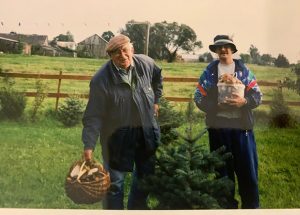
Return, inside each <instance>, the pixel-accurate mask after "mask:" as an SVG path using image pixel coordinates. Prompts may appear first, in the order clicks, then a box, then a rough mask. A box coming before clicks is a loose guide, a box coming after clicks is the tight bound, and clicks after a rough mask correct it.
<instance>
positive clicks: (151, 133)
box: [82, 55, 162, 171]
mask: <svg viewBox="0 0 300 215" xmlns="http://www.w3.org/2000/svg"><path fill="white" fill-rule="evenodd" d="M133 60H134V69H133V71H132V78H133V80H135V84H134V87H130V85H129V84H128V83H125V82H124V81H123V80H122V78H121V76H120V74H119V72H118V71H117V69H116V68H115V66H114V65H113V63H112V61H111V60H110V61H108V62H107V63H106V64H104V65H103V66H102V68H101V69H100V70H99V71H98V72H97V73H96V74H95V75H94V77H93V78H92V80H91V82H90V95H89V101H88V103H87V106H86V110H85V113H84V117H83V131H82V141H83V144H84V148H85V149H92V150H94V148H95V145H96V142H97V140H98V137H99V135H100V143H101V146H102V155H103V159H104V161H106V162H108V164H109V165H110V167H112V168H114V169H118V170H121V171H131V170H132V159H133V157H132V156H131V155H134V147H135V146H134V144H132V141H131V139H130V138H129V137H128V136H129V135H128V132H129V129H130V128H131V127H132V125H133V123H135V124H134V126H137V127H142V129H143V134H144V139H145V150H146V151H147V154H154V153H155V150H156V148H157V146H158V143H159V138H160V131H159V126H158V124H157V122H156V119H155V118H154V104H157V103H159V99H160V97H161V96H162V76H161V69H160V68H159V67H158V66H157V65H156V64H155V63H154V61H153V60H152V59H151V58H149V57H147V56H145V55H134V56H133Z"/></svg>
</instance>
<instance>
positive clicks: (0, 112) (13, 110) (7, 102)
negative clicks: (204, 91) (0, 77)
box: [0, 79, 26, 120]
mask: <svg viewBox="0 0 300 215" xmlns="http://www.w3.org/2000/svg"><path fill="white" fill-rule="evenodd" d="M0 106H1V107H0V119H12V120H17V119H19V118H20V117H21V116H22V115H23V113H24V110H25V107H26V97H25V95H24V94H22V93H20V92H17V91H16V90H15V89H13V82H10V81H9V80H8V79H4V87H1V88H0Z"/></svg>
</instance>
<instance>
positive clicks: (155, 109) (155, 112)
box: [154, 104, 159, 117]
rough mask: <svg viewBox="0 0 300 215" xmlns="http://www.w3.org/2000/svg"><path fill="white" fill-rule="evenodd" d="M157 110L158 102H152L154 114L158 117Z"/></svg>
mask: <svg viewBox="0 0 300 215" xmlns="http://www.w3.org/2000/svg"><path fill="white" fill-rule="evenodd" d="M158 110H159V106H158V104H154V116H156V117H158Z"/></svg>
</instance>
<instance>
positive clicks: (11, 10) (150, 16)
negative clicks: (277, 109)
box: [0, 0, 300, 63]
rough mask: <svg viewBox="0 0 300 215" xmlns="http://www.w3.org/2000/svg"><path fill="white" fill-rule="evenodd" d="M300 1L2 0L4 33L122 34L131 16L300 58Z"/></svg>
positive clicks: (208, 40) (242, 49) (0, 28)
mask: <svg viewBox="0 0 300 215" xmlns="http://www.w3.org/2000/svg"><path fill="white" fill-rule="evenodd" d="M299 8H300V0H150V1H148V0H144V1H143V0H126V1H121V0H105V1H104V0H85V1H82V0H26V1H24V0H0V32H1V33H9V32H10V31H15V32H17V33H22V34H43V35H48V37H49V40H52V39H53V38H54V37H55V36H57V35H59V34H65V33H66V32H67V31H70V32H71V33H72V34H73V35H74V39H75V42H80V41H82V40H84V39H85V38H87V37H89V36H91V35H93V34H98V35H100V36H101V35H102V33H103V32H105V31H108V30H110V31H112V32H113V33H114V34H118V33H119V31H120V29H122V28H125V24H126V23H127V22H128V21H130V20H135V21H137V22H146V21H148V22H150V23H151V24H154V23H157V22H162V21H167V22H177V23H178V24H186V25H188V26H190V27H191V28H192V29H193V30H194V31H195V32H196V35H197V39H198V40H200V41H202V44H203V48H202V49H200V50H199V51H198V53H204V52H207V51H209V49H208V46H209V45H210V44H212V43H213V38H214V36H215V35H217V34H228V35H230V36H232V37H233V40H234V43H235V44H236V46H237V49H238V50H239V52H238V53H249V52H248V51H249V48H250V46H251V45H254V46H255V47H256V48H258V51H259V53H260V54H261V55H262V54H271V55H272V56H273V57H277V56H278V54H284V55H285V56H286V57H287V58H288V60H289V61H290V63H297V61H298V60H300V27H299V26H300V24H299V21H300V11H299Z"/></svg>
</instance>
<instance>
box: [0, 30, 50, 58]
mask: <svg viewBox="0 0 300 215" xmlns="http://www.w3.org/2000/svg"><path fill="white" fill-rule="evenodd" d="M37 46H38V47H49V44H48V36H46V35H37V34H31V35H26V34H17V33H16V32H10V33H0V51H3V52H8V53H18V49H20V47H22V49H23V50H22V52H23V54H31V51H32V49H33V48H34V47H37Z"/></svg>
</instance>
